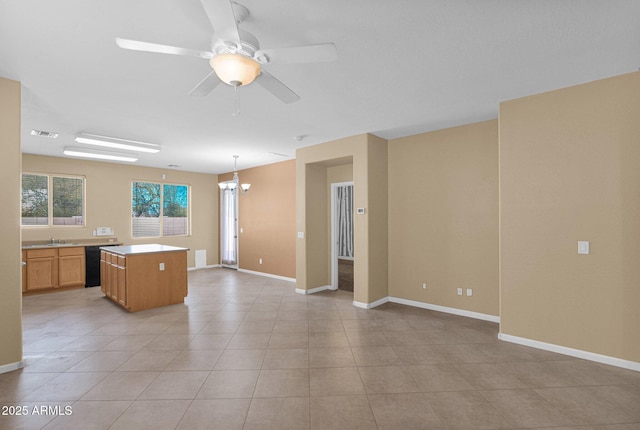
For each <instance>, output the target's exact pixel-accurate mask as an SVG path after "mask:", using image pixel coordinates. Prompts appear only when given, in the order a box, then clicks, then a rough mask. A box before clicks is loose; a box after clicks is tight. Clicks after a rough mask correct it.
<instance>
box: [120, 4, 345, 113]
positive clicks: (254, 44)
mask: <svg viewBox="0 0 640 430" xmlns="http://www.w3.org/2000/svg"><path fill="white" fill-rule="evenodd" d="M200 2H201V3H202V6H203V8H204V11H205V13H206V15H207V17H208V18H209V21H210V22H211V25H212V26H213V28H214V30H215V32H214V34H213V37H212V39H211V50H210V51H199V50H196V49H188V48H180V47H176V46H169V45H160V44H157V43H149V42H142V41H138V40H130V39H121V38H116V44H117V45H118V46H119V47H120V48H124V49H130V50H134V51H145V52H157V53H161V54H173V55H185V56H192V57H200V58H203V59H206V60H209V63H210V65H211V68H212V69H213V70H212V71H211V72H210V73H209V74H207V76H205V77H204V79H202V80H201V81H200V82H199V83H198V84H197V85H196V86H195V87H194V88H193V89H192V90H191V91H189V95H198V96H205V95H207V94H209V93H210V92H211V91H213V89H214V88H215V87H216V86H217V85H218V84H219V83H220V82H224V83H226V84H228V85H231V86H232V87H235V88H236V89H237V88H238V87H240V86H244V85H249V84H250V83H251V82H253V81H254V80H255V82H256V83H258V84H260V85H261V86H262V87H263V88H264V89H266V90H267V91H269V92H270V93H271V94H273V95H274V96H276V97H277V98H278V99H280V100H281V101H282V102H284V103H293V102H295V101H297V100H299V99H300V97H299V96H298V95H297V94H296V93H294V92H293V91H292V90H291V89H289V88H288V87H287V86H286V85H285V84H283V83H282V82H280V81H279V80H278V79H276V78H275V77H274V76H273V75H271V74H270V73H269V72H267V71H266V70H265V69H264V67H263V66H264V65H267V64H270V63H281V64H286V63H310V62H323V61H334V60H336V59H337V58H338V53H337V50H336V46H335V44H333V43H321V44H317V45H305V46H294V47H289V48H272V49H260V44H259V42H258V39H256V37H255V36H253V35H252V34H251V33H249V32H247V31H244V30H241V29H239V28H238V24H240V23H241V22H242V21H243V20H244V19H245V18H246V17H247V16H248V15H249V10H248V9H247V8H246V7H244V6H242V5H240V4H238V3H236V2H232V1H230V0H200Z"/></svg>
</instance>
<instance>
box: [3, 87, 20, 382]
mask: <svg viewBox="0 0 640 430" xmlns="http://www.w3.org/2000/svg"><path fill="white" fill-rule="evenodd" d="M0 148H2V157H0V197H1V198H0V200H1V201H2V203H3V204H2V205H0V219H1V220H2V227H1V229H0V242H1V243H2V247H0V273H1V274H2V282H0V371H2V370H11V369H12V368H14V367H16V366H17V365H18V363H19V362H20V361H21V360H22V282H21V279H22V277H21V276H22V271H21V267H20V261H21V254H20V83H19V82H16V81H10V80H8V79H3V78H0ZM2 366H7V367H5V368H3V367H2Z"/></svg>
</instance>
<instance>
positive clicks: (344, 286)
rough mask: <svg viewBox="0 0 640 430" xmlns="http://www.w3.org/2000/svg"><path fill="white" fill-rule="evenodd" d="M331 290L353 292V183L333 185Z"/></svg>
mask: <svg viewBox="0 0 640 430" xmlns="http://www.w3.org/2000/svg"><path fill="white" fill-rule="evenodd" d="M331 244H332V246H331V288H332V289H333V290H338V289H340V290H344V291H353V264H354V259H355V254H354V241H353V182H352V181H349V182H337V183H332V184H331Z"/></svg>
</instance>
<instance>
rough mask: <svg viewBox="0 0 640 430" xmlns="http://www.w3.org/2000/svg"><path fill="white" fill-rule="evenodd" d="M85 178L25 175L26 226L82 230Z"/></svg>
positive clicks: (24, 211)
mask: <svg viewBox="0 0 640 430" xmlns="http://www.w3.org/2000/svg"><path fill="white" fill-rule="evenodd" d="M84 182H85V181H84V178H82V177H76V176H54V175H42V174H33V173H24V174H23V175H22V205H21V206H22V225H23V226H61V225H72V226H83V225H84Z"/></svg>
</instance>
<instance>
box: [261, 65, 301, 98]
mask: <svg viewBox="0 0 640 430" xmlns="http://www.w3.org/2000/svg"><path fill="white" fill-rule="evenodd" d="M255 82H257V83H258V84H260V85H262V87H263V88H264V89H265V90H267V91H269V92H270V93H271V94H273V95H274V96H276V97H277V98H279V99H280V100H282V102H283V103H287V104H289V103H293V102H297V101H298V100H300V96H299V95H297V94H296V93H294V92H293V91H291V90H290V89H289V87H287V86H286V85H285V84H283V83H282V82H280V81H279V80H277V79H276V78H274V77H273V75H271V74H270V73H269V72H267V71H266V70H264V69H262V72H260V76H258V77H257V78H256V80H255Z"/></svg>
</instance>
